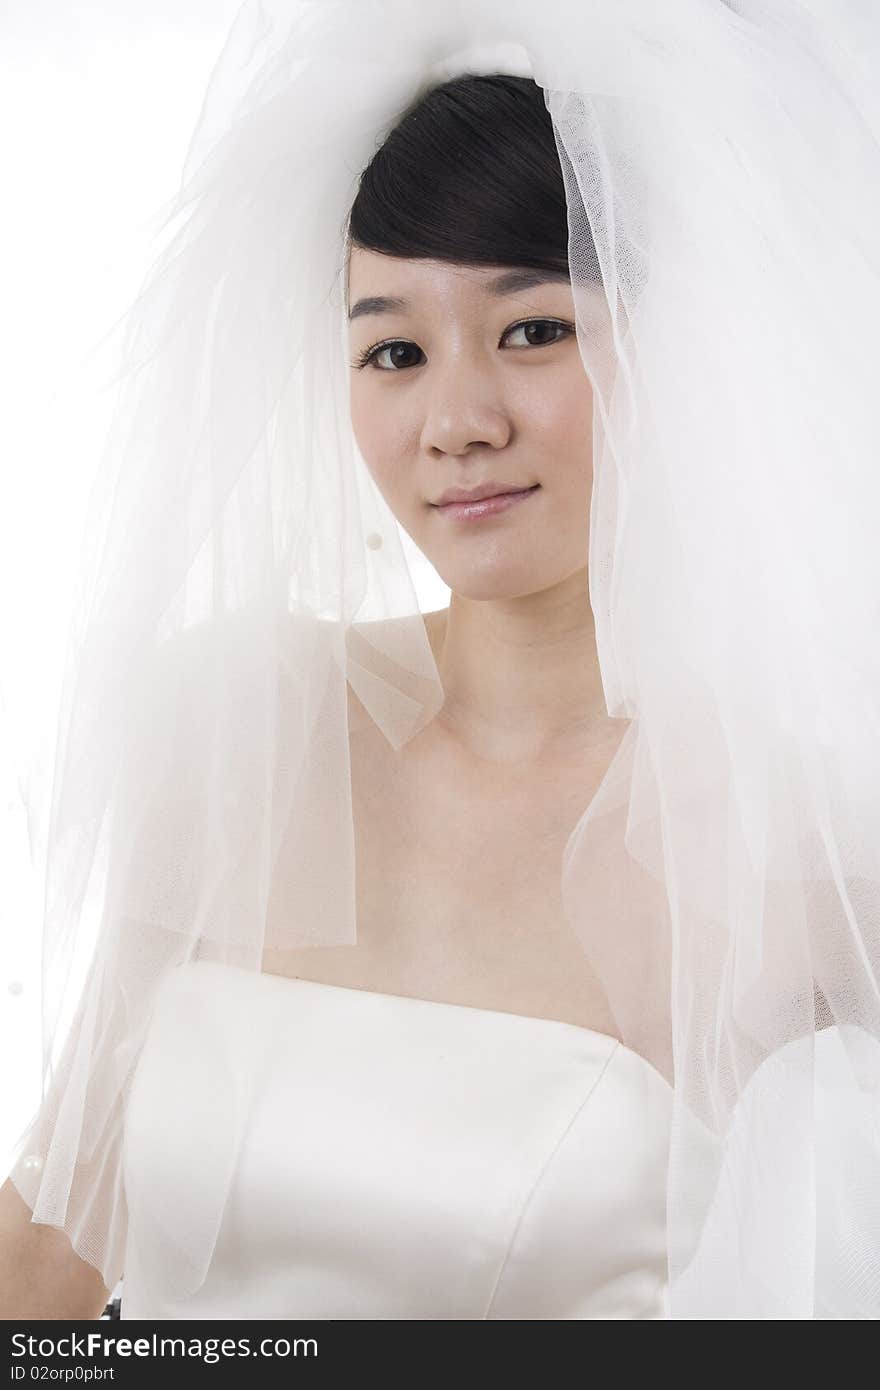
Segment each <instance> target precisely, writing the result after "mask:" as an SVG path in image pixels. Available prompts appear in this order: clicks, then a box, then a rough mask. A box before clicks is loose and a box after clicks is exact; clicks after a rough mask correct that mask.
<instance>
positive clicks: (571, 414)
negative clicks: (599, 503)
mask: <svg viewBox="0 0 880 1390" xmlns="http://www.w3.org/2000/svg"><path fill="white" fill-rule="evenodd" d="M525 409H526V410H527V412H528V413H527V414H523V416H522V419H523V421H524V423H525V427H526V429H527V430H528V431H530V432H531V434H532V437H533V438H534V439H536V440H537V439H538V438H539V439H540V456H541V458H542V460H544V465H543V466H544V468H545V469H547V477H546V482H547V484H548V485H550V486H552V487H554V488H555V489H556V490H557V492H559V493H560V495H561V494H562V493H565V494H567V495H569V496H572V497H573V496H574V495H580V494H582V493H583V491H584V489H585V488H589V487H590V486H591V484H592V474H593V470H592V459H593V393H592V389H591V387H590V382H589V380H588V379H587V377H586V376H585V374H584V372H583V371H582V369H581V368H580V367H579V366H578V367H575V368H574V369H573V370H572V371H570V372H568V371H567V372H564V373H560V374H559V376H557V377H556V378H554V379H553V380H552V381H551V380H550V378H549V376H548V377H547V378H546V379H545V380H544V382H542V383H540V389H539V390H537V391H536V392H535V394H534V395H533V396H532V398H531V400H530V401H529V403H528V405H527V406H526V407H525Z"/></svg>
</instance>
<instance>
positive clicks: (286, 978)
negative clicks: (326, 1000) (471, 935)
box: [185, 960, 674, 1091]
mask: <svg viewBox="0 0 880 1390" xmlns="http://www.w3.org/2000/svg"><path fill="white" fill-rule="evenodd" d="M185 964H186V965H189V966H193V965H200V966H205V965H207V966H213V967H214V968H215V969H218V970H229V971H232V972H233V973H234V974H236V975H244V976H249V977H252V978H259V979H266V980H274V981H278V982H279V983H281V984H286V985H290V984H294V985H308V986H311V987H313V988H315V989H325V990H337V991H343V992H345V993H346V994H365V995H367V996H369V997H371V998H374V999H394V1000H399V1001H401V1002H403V1003H405V1004H406V1003H412V1004H418V1005H420V1006H427V1007H428V1008H433V1009H447V1010H449V1009H457V1010H463V1011H464V1012H465V1013H469V1014H480V1015H487V1016H489V1017H492V1016H495V1017H498V1018H513V1019H520V1020H522V1022H523V1023H526V1024H532V1025H534V1024H539V1025H541V1024H543V1025H545V1026H546V1027H548V1028H553V1029H556V1028H567V1029H574V1031H575V1032H576V1033H583V1034H585V1035H586V1036H587V1037H590V1038H599V1039H601V1040H602V1041H603V1042H607V1043H611V1044H613V1047H612V1052H614V1051H617V1050H618V1049H619V1050H620V1051H621V1052H624V1053H627V1054H628V1055H629V1056H630V1057H634V1058H635V1059H636V1061H638V1062H641V1064H642V1066H644V1067H647V1069H648V1071H650V1072H653V1074H654V1075H655V1076H656V1077H657V1079H658V1080H659V1081H660V1082H662V1084H663V1086H664V1087H665V1088H666V1090H667V1091H672V1090H673V1089H674V1088H673V1086H672V1083H671V1082H670V1081H669V1079H668V1077H666V1076H664V1075H663V1073H662V1072H661V1071H659V1070H658V1068H657V1067H655V1066H654V1063H653V1062H649V1061H648V1059H647V1057H643V1056H642V1054H641V1053H640V1052H635V1051H634V1050H633V1049H632V1048H631V1047H627V1045H626V1043H624V1042H621V1040H620V1038H615V1037H614V1035H613V1034H612V1033H603V1032H601V1031H600V1030H599V1029H598V1028H587V1027H586V1025H585V1024H583V1023H568V1022H566V1020H565V1019H561V1018H542V1017H540V1016H539V1015H537V1014H518V1013H514V1012H513V1011H512V1010H510V1009H488V1008H483V1007H482V1005H479V1004H459V1003H455V1002H453V1001H452V1000H448V999H425V998H423V997H422V996H421V995H415V994H392V993H391V992H390V991H388V990H380V989H361V988H360V986H358V985H336V984H329V983H328V982H327V981H326V980H310V979H308V978H304V977H303V976H301V975H278V974H276V973H275V972H273V971H271V970H249V969H248V968H247V967H246V966H241V965H231V964H230V963H229V962H227V961H213V960H194V961H187V962H185ZM610 1056H611V1053H609V1057H610Z"/></svg>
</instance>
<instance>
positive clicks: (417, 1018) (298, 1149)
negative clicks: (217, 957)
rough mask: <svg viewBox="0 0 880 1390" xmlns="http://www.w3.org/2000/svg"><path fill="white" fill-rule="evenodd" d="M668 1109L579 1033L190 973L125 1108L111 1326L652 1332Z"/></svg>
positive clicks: (341, 991)
mask: <svg viewBox="0 0 880 1390" xmlns="http://www.w3.org/2000/svg"><path fill="white" fill-rule="evenodd" d="M672 1094H673V1093H672V1089H671V1087H670V1086H669V1083H668V1082H667V1081H666V1079H665V1078H664V1077H663V1076H662V1075H661V1074H660V1073H659V1072H658V1071H657V1070H655V1068H654V1067H653V1066H652V1065H651V1064H650V1063H648V1062H647V1061H645V1060H644V1059H643V1058H642V1057H641V1056H639V1055H638V1054H636V1053H635V1052H632V1051H630V1050H629V1049H628V1048H627V1047H625V1046H624V1045H623V1044H622V1043H620V1042H618V1041H617V1040H616V1039H614V1038H611V1037H608V1036H606V1035H605V1034H602V1033H598V1032H594V1031H592V1030H590V1029H587V1028H582V1027H579V1026H577V1025H574V1024H569V1023H561V1022H556V1021H551V1020H547V1019H539V1018H532V1017H524V1016H522V1015H518V1014H511V1013H505V1012H502V1011H497V1010H488V1009H480V1008H475V1007H471V1006H467V1005H458V1004H450V1003H439V1002H435V1001H429V1000H424V999H415V998H411V997H403V996H399V995H392V994H382V993H376V992H370V991H365V990H359V989H354V988H351V987H347V986H336V985H328V984H323V983H316V982H313V981H308V980H300V979H296V978H282V977H280V976H274V975H266V974H262V975H260V974H254V973H252V972H250V971H246V970H244V969H239V968H237V967H234V966H229V965H220V964H216V963H214V962H207V961H196V962H192V963H190V964H187V965H184V966H180V967H178V968H176V969H174V970H172V971H170V972H169V974H168V976H167V977H166V978H165V980H164V981H163V984H162V987H161V989H160V990H159V992H158V994H157V998H156V1001H155V1007H154V1010H153V1013H152V1016H151V1021H150V1025H149V1029H148V1033H147V1038H146V1042H145V1046H144V1049H143V1052H142V1054H141V1056H140V1059H139V1062H138V1067H137V1070H136V1073H135V1077H134V1081H133V1087H132V1091H131V1095H130V1100H129V1105H128V1109H127V1113H126V1120H125V1135H124V1160H123V1168H124V1182H125V1190H126V1199H127V1203H128V1208H129V1225H128V1236H127V1244H126V1253H125V1269H124V1276H123V1293H122V1309H121V1316H122V1317H123V1318H156V1319H159V1318H199V1319H214V1318H218V1319H219V1318H247V1319H249V1318H260V1317H268V1318H275V1317H284V1318H319V1319H321V1318H323V1319H343V1318H349V1319H410V1318H412V1319H481V1318H507V1319H568V1318H662V1317H664V1316H665V1315H666V1250H665V1187H666V1162H667V1155H668V1145H669V1132H670V1120H671V1109H672ZM223 1181H228V1183H229V1200H228V1202H227V1204H226V1206H225V1209H224V1210H223V1214H222V1218H221V1221H220V1225H219V1229H218V1230H217V1231H216V1232H215V1239H214V1244H213V1254H212V1258H211V1260H210V1263H209V1266H208V1268H207V1269H206V1270H205V1272H204V1277H203V1278H202V1281H201V1284H200V1287H198V1288H197V1289H195V1291H194V1292H186V1293H181V1292H178V1291H177V1286H180V1287H181V1288H183V1287H186V1288H187V1289H189V1287H190V1285H191V1283H192V1275H191V1271H187V1270H185V1269H182V1268H181V1267H180V1262H181V1255H180V1251H181V1250H185V1249H186V1248H187V1243H186V1239H185V1237H186V1235H187V1234H188V1233H189V1232H191V1229H192V1223H193V1221H198V1220H199V1217H200V1212H201V1211H202V1210H204V1211H208V1210H209V1209H210V1206H211V1202H210V1198H211V1194H212V1190H213V1184H215V1183H220V1182H223Z"/></svg>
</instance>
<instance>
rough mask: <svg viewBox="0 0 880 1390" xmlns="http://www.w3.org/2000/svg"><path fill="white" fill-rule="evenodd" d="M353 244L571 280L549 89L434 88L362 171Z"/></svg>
mask: <svg viewBox="0 0 880 1390" xmlns="http://www.w3.org/2000/svg"><path fill="white" fill-rule="evenodd" d="M348 238H349V241H350V243H351V244H353V245H356V246H360V247H363V248H364V249H365V250H370V251H378V252H382V253H384V254H385V255H389V256H402V257H407V258H413V259H415V258H418V257H425V258H431V259H433V260H441V261H449V262H452V263H453V264H457V265H510V266H528V267H530V268H532V269H540V270H551V271H558V272H561V273H563V274H565V275H567V274H568V217H567V211H566V199H565V186H564V183H563V178H562V169H561V166H560V157H559V152H558V150H557V146H556V137H555V135H554V132H553V123H552V121H551V119H550V113H549V111H548V110H547V106H546V103H545V101H544V91H543V88H541V87H540V86H539V85H538V83H536V82H534V81H532V79H531V78H526V77H514V76H509V75H505V74H502V73H493V74H490V75H488V76H474V75H471V74H469V75H465V76H462V77H455V78H452V79H451V80H450V81H448V82H444V83H443V84H441V85H439V86H436V87H432V88H431V89H430V90H429V91H428V92H426V93H425V94H424V95H423V96H422V97H420V98H419V99H418V101H416V102H415V103H413V105H412V106H411V107H410V108H409V109H408V110H407V111H406V112H405V113H404V115H403V116H402V117H401V119H400V121H399V122H398V124H397V125H396V126H395V127H394V129H393V130H392V131H391V132H390V133H389V135H388V136H387V137H386V139H385V141H384V142H383V144H382V145H381V147H380V148H379V149H378V150H377V151H376V153H375V154H374V155H373V158H372V159H371V160H370V163H369V164H368V165H367V167H366V169H365V170H364V172H363V173H362V175H361V177H360V181H359V184H358V192H357V196H356V198H355V200H354V203H353V204H352V207H351V212H350V215H349V222H348Z"/></svg>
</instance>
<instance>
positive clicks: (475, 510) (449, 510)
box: [434, 483, 541, 521]
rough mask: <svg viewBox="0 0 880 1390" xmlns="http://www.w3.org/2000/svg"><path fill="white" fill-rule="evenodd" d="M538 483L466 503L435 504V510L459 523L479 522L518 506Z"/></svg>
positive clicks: (537, 487) (472, 499) (536, 489)
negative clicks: (483, 518)
mask: <svg viewBox="0 0 880 1390" xmlns="http://www.w3.org/2000/svg"><path fill="white" fill-rule="evenodd" d="M540 486H541V485H540V483H535V484H534V486H533V487H529V488H518V489H516V490H513V491H507V492H494V493H490V494H489V495H488V496H484V497H479V498H474V497H473V495H471V496H470V498H468V500H466V501H461V502H458V501H452V502H444V503H443V504H439V503H435V504H434V507H435V510H436V511H438V512H439V513H440V514H441V515H442V516H446V517H449V518H450V519H456V520H461V521H466V520H473V521H476V520H479V519H480V518H482V517H489V516H495V515H496V514H497V513H498V512H504V511H508V510H509V509H510V508H512V507H517V506H520V505H521V504H522V503H523V502H525V501H527V500H528V498H529V497H532V496H533V495H534V494H535V493H536V492H538V491H539V489H540Z"/></svg>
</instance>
